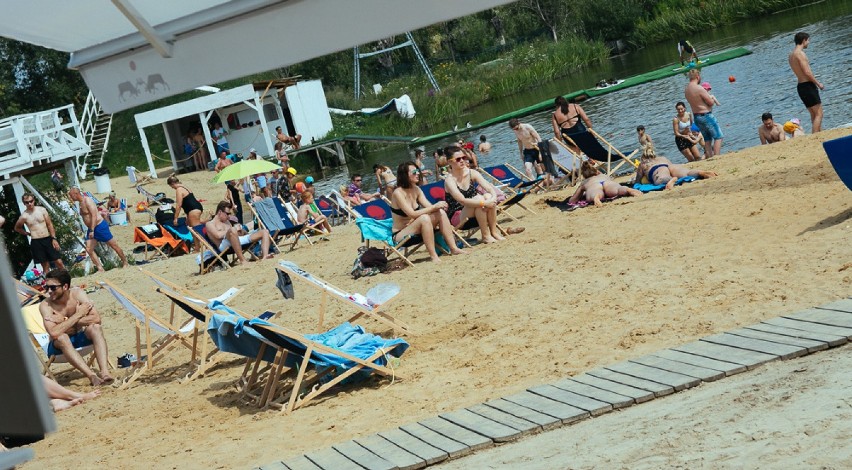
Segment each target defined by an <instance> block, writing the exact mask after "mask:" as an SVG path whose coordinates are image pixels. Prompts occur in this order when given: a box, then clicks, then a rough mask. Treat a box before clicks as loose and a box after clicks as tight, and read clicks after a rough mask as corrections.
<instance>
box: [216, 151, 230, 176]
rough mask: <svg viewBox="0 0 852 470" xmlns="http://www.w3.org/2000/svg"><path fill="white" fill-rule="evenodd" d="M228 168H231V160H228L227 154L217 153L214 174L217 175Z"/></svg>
mask: <svg viewBox="0 0 852 470" xmlns="http://www.w3.org/2000/svg"><path fill="white" fill-rule="evenodd" d="M228 166H231V160H229V159H228V154H227V153H226V152H224V151H222V152H219V160H217V161H216V168H215V170H216V173H219V172H220V171H222V170H224V169H225V167H228Z"/></svg>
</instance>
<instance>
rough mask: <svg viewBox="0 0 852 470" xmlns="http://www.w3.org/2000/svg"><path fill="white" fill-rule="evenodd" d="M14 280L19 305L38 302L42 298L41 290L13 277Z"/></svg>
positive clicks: (24, 305) (43, 296)
mask: <svg viewBox="0 0 852 470" xmlns="http://www.w3.org/2000/svg"><path fill="white" fill-rule="evenodd" d="M14 281H15V290H16V291H17V292H18V302H20V303H21V307H26V306H27V305H31V304H34V303H39V302H41V301H42V300H44V298H45V294H44V293H43V292H41V291H39V290H38V289H36V288H34V287H32V286H30V285H28V284H24V283H23V282H21V281H19V280H17V279H14ZM39 316H41V315H39Z"/></svg>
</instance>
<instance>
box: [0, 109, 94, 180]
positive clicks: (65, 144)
mask: <svg viewBox="0 0 852 470" xmlns="http://www.w3.org/2000/svg"><path fill="white" fill-rule="evenodd" d="M88 151H89V145H88V144H87V143H86V142H85V140H84V139H83V137H82V134H81V132H80V125H79V123H78V122H77V115H76V114H75V113H74V105H70V104H69V105H66V106H62V107H59V108H54V109H50V110H47V111H39V112H37V113H31V114H24V115H19V116H11V117H8V118H5V119H0V176H5V177H8V176H9V175H10V174H11V173H14V172H17V171H22V170H25V169H27V168H31V167H33V166H35V165H36V164H39V163H48V162H56V161H61V160H65V159H68V158H78V157H79V156H80V155H85V154H86V153H87V152H88Z"/></svg>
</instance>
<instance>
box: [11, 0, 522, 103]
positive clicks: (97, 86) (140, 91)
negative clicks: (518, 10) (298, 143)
mask: <svg viewBox="0 0 852 470" xmlns="http://www.w3.org/2000/svg"><path fill="white" fill-rule="evenodd" d="M6 3H7V4H6V5H4V9H3V15H2V16H0V34H1V35H3V36H5V37H9V38H12V39H16V40H18V41H23V42H28V43H32V44H37V45H40V46H45V47H48V48H51V49H56V50H59V51H65V52H70V53H71V61H70V63H69V67H71V68H75V69H78V70H80V73H81V74H82V75H83V79H84V80H85V81H86V84H87V85H88V86H89V89H91V90H92V92H94V94H95V96H96V97H97V98H98V100H99V101H100V103H101V106H102V107H103V109H104V110H105V111H106V112H108V113H114V112H116V111H120V110H123V109H127V108H130V107H133V106H137V105H140V104H143V103H147V102H150V101H154V100H157V99H161V98H164V97H166V96H170V95H173V94H176V93H181V92H184V91H188V90H191V89H193V88H195V87H197V86H200V85H206V84H209V83H217V82H222V81H225V80H230V79H234V78H238V77H241V76H246V75H249V74H252V73H258V72H263V71H267V70H271V69H274V68H277V67H282V66H286V65H291V64H295V63H298V62H303V61H305V60H308V59H312V58H314V57H319V56H322V55H325V54H329V53H331V52H336V51H340V50H343V49H348V48H351V47H353V46H357V45H359V44H364V43H367V42H371V41H375V40H378V39H381V38H385V37H388V36H392V35H396V34H403V33H405V32H407V31H413V30H415V29H418V28H422V27H424V26H428V25H430V24H434V23H437V22H440V21H446V20H449V19H452V18H457V17H460V16H464V15H469V14H471V13H475V12H478V11H482V10H485V9H488V8H492V7H495V6H499V5H502V4H505V3H510V0H464V1H447V0H230V1H229V0H193V1H184V2H176V1H174V0H111V1H110V2H107V0H74V1H71V2H57V1H54V0H27V1H18V2H6ZM223 57H227V58H228V60H227V63H225V62H223Z"/></svg>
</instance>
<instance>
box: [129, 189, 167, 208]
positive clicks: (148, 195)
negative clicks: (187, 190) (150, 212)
mask: <svg viewBox="0 0 852 470" xmlns="http://www.w3.org/2000/svg"><path fill="white" fill-rule="evenodd" d="M136 191H137V192H138V193H139V194H141V195H143V196H145V200H146V201H147V202H148V205H149V206H154V205H158V204H160V201H162V200H163V199H165V198H166V195H165V194H164V193H159V194H154V193H152V192H150V191H148V190H147V189H145V186H142V185H141V184H137V185H136Z"/></svg>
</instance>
